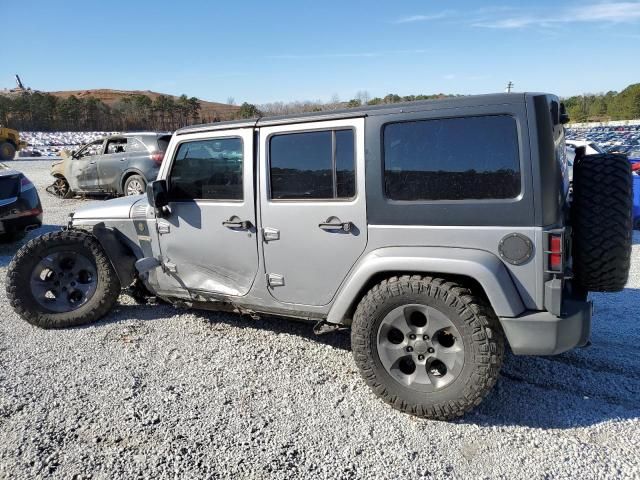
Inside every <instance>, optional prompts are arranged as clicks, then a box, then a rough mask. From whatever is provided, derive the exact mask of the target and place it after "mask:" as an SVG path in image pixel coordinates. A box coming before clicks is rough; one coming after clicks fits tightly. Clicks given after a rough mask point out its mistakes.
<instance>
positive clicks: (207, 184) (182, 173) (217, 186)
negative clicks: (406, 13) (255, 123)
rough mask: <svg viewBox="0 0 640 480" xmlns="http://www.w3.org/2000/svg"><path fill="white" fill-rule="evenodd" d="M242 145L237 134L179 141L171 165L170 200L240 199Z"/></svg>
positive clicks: (241, 193)
mask: <svg viewBox="0 0 640 480" xmlns="http://www.w3.org/2000/svg"><path fill="white" fill-rule="evenodd" d="M242 169H243V148H242V140H241V139H240V138H215V139H209V140H195V141H191V142H184V143H181V144H180V146H179V147H178V151H177V152H176V155H175V158H174V161H173V166H172V168H171V175H170V177H169V178H170V182H169V183H170V186H169V193H170V196H171V199H172V200H194V199H209V200H242V199H243V187H242Z"/></svg>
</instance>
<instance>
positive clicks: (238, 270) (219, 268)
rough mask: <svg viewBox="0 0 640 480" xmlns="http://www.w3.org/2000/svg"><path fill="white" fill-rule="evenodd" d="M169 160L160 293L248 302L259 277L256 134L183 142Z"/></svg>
mask: <svg viewBox="0 0 640 480" xmlns="http://www.w3.org/2000/svg"><path fill="white" fill-rule="evenodd" d="M167 154H168V156H169V157H170V158H171V160H170V162H169V164H168V167H166V166H164V165H163V168H162V173H161V178H166V180H167V184H168V192H169V213H168V214H166V215H164V216H163V217H161V218H158V219H157V230H158V238H159V245H160V253H161V256H162V263H163V271H164V272H165V274H164V275H162V274H159V284H160V288H161V289H162V290H176V289H187V290H190V291H191V292H213V293H222V294H225V295H233V296H241V295H245V294H246V293H247V292H248V291H249V289H250V287H251V285H252V283H253V280H254V278H255V276H256V272H257V270H258V245H257V240H256V238H257V237H256V227H255V225H256V218H255V202H254V188H253V129H251V128H246V129H237V130H228V131H218V132H212V133H196V134H185V135H178V136H177V137H176V140H175V142H173V143H172V145H171V146H170V147H169V151H168V152H167Z"/></svg>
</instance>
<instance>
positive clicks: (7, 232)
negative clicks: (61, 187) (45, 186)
mask: <svg viewBox="0 0 640 480" xmlns="http://www.w3.org/2000/svg"><path fill="white" fill-rule="evenodd" d="M40 225H42V205H41V204H40V197H39V196H38V191H37V190H36V187H35V186H34V185H33V183H31V181H30V180H29V179H28V178H27V177H25V176H24V174H23V173H22V172H19V171H17V170H14V169H12V168H9V167H7V166H6V165H4V164H2V163H0V239H2V240H13V239H16V238H19V237H21V236H22V235H23V234H24V233H26V232H27V231H28V230H31V229H33V228H38V227H39V226H40Z"/></svg>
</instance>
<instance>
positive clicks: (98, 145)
mask: <svg viewBox="0 0 640 480" xmlns="http://www.w3.org/2000/svg"><path fill="white" fill-rule="evenodd" d="M103 143H104V140H96V141H94V142H91V143H89V144H88V145H85V146H84V147H83V148H81V149H80V151H79V152H78V153H76V158H82V157H92V156H94V155H101V154H102V144H103Z"/></svg>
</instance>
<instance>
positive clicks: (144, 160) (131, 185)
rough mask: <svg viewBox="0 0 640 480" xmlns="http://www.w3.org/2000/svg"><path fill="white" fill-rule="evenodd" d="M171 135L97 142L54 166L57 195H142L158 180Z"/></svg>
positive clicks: (139, 135)
mask: <svg viewBox="0 0 640 480" xmlns="http://www.w3.org/2000/svg"><path fill="white" fill-rule="evenodd" d="M170 139H171V135H169V134H166V133H153V132H149V133H126V134H122V135H113V136H110V137H106V138H101V139H99V140H95V141H93V142H91V143H88V144H87V145H85V146H83V147H82V148H81V149H80V150H78V151H77V152H75V151H74V152H72V153H71V155H70V156H67V157H66V158H64V159H63V160H61V161H58V162H54V163H53V164H52V165H51V175H53V176H54V177H55V178H56V180H55V182H54V184H53V185H52V187H50V188H52V190H53V193H55V194H56V195H59V196H61V197H69V196H71V195H72V194H74V193H105V194H112V195H138V194H140V193H143V192H144V191H145V189H146V186H147V183H149V182H150V181H153V180H155V179H156V176H157V175H158V170H159V169H160V164H161V163H162V159H163V158H164V152H165V150H166V149H167V145H168V144H169V140H170Z"/></svg>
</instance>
